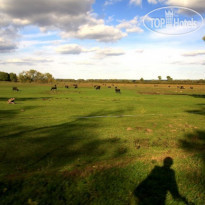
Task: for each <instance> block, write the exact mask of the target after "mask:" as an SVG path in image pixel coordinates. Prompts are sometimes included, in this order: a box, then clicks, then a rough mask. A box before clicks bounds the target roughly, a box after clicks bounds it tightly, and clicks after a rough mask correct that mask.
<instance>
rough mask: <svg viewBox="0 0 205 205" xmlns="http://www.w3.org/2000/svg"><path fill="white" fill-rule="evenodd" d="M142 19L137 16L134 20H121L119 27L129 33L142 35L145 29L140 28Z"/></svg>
mask: <svg viewBox="0 0 205 205" xmlns="http://www.w3.org/2000/svg"><path fill="white" fill-rule="evenodd" d="M141 21H142V19H141V18H139V17H138V16H135V17H134V18H133V19H132V20H130V21H127V20H121V21H120V23H119V24H118V25H117V28H119V29H125V30H126V32H127V33H140V32H143V29H142V28H140V25H141Z"/></svg>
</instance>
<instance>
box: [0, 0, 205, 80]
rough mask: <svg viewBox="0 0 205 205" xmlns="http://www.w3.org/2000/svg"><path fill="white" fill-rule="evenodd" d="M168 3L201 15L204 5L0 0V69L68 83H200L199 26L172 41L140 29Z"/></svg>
mask: <svg viewBox="0 0 205 205" xmlns="http://www.w3.org/2000/svg"><path fill="white" fill-rule="evenodd" d="M179 2H180V3H179ZM171 5H177V6H183V7H188V8H190V9H194V10H195V11H197V12H199V13H200V14H201V15H202V16H203V17H205V1H204V0H181V1H179V0H43V1H42V0H0V70H1V71H6V72H15V73H19V72H21V71H23V70H29V69H36V70H38V71H40V72H50V73H51V74H53V75H54V77H55V78H72V79H73V78H74V79H81V78H83V79H91V78H94V79H114V78H115V79H140V78H141V77H143V78H144V79H156V78H157V76H159V75H160V76H162V77H163V78H164V79H165V78H166V76H167V75H170V76H171V77H173V78H174V79H188V78H189V79H202V78H203V79H204V78H205V42H203V41H202V37H203V36H204V35H205V26H204V24H203V25H202V26H201V28H200V29H198V30H197V31H195V32H192V33H189V34H185V35H174V36H173V35H164V34H160V33H155V32H152V31H150V30H148V29H147V28H146V27H145V26H144V24H143V18H144V17H145V15H146V14H147V13H149V12H151V11H152V10H154V9H157V8H160V7H164V6H171Z"/></svg>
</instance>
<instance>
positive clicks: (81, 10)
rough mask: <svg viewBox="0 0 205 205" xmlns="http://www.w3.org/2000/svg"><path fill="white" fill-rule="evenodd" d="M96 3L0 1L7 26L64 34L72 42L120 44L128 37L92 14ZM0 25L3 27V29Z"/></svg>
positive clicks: (76, 1) (84, 0) (78, 1)
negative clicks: (75, 40) (92, 40)
mask: <svg viewBox="0 0 205 205" xmlns="http://www.w3.org/2000/svg"><path fill="white" fill-rule="evenodd" d="M93 3H94V0H83V1H82V0H58V1H53V0H44V1H43V2H42V0H33V1H28V0H18V4H17V3H16V0H0V14H1V16H2V17H3V18H2V19H4V26H7V25H10V24H12V25H13V26H14V27H16V28H21V27H23V26H27V25H35V26H38V27H39V28H40V29H41V31H52V30H55V31H56V30H58V31H61V32H62V33H63V34H64V35H63V36H67V37H69V38H80V39H94V40H97V41H101V42H112V41H117V40H119V39H121V38H123V37H125V36H126V34H124V33H123V32H121V31H120V29H118V28H115V27H114V26H108V25H106V24H105V21H104V20H103V19H97V17H96V15H95V14H93V13H91V11H92V4H93ZM1 24H2V23H1V21H0V25H1Z"/></svg>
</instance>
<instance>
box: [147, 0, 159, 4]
mask: <svg viewBox="0 0 205 205" xmlns="http://www.w3.org/2000/svg"><path fill="white" fill-rule="evenodd" d="M148 2H149V3H150V4H157V3H158V2H157V0H148Z"/></svg>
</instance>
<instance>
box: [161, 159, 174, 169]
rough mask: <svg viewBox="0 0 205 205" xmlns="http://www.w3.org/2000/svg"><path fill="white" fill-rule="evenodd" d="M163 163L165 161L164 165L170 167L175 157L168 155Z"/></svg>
mask: <svg viewBox="0 0 205 205" xmlns="http://www.w3.org/2000/svg"><path fill="white" fill-rule="evenodd" d="M163 163H164V167H166V168H170V167H171V166H172V164H173V159H172V158H171V157H166V158H165V159H164V161H163Z"/></svg>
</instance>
